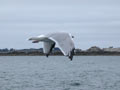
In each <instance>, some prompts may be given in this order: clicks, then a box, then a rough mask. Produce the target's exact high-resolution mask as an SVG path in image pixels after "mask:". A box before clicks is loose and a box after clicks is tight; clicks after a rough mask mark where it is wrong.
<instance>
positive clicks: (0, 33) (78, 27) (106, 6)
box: [0, 0, 120, 49]
mask: <svg viewBox="0 0 120 90" xmlns="http://www.w3.org/2000/svg"><path fill="white" fill-rule="evenodd" d="M119 3H120V1H119V0H99V1H98V0H59V1H58V0H34V1H33V0H17V1H16V0H1V1H0V41H1V45H0V48H5V47H8V48H12V47H13V48H30V47H36V48H38V47H41V45H39V44H38V45H36V44H31V43H29V42H28V41H27V40H26V39H27V38H29V37H31V36H35V35H39V34H42V33H47V32H54V31H66V32H70V33H72V34H73V35H74V36H75V37H76V38H75V43H76V47H79V48H83V49H85V48H89V47H90V46H92V45H98V46H100V47H107V46H112V45H113V46H116V47H119V44H120V42H119V38H120V30H119V29H120V6H119Z"/></svg>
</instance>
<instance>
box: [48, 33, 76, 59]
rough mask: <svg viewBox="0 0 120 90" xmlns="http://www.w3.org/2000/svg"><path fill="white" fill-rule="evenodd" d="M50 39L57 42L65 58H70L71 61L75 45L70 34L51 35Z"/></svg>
mask: <svg viewBox="0 0 120 90" xmlns="http://www.w3.org/2000/svg"><path fill="white" fill-rule="evenodd" d="M49 39H51V40H53V41H54V42H56V43H57V44H58V46H59V48H60V50H61V51H62V52H63V54H64V55H65V56H68V57H69V58H70V59H71V60H72V58H73V55H74V49H75V46H74V43H73V40H72V37H71V35H70V34H68V33H58V34H54V35H51V36H50V37H49Z"/></svg>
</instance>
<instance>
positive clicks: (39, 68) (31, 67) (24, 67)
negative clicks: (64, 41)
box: [0, 56, 120, 90]
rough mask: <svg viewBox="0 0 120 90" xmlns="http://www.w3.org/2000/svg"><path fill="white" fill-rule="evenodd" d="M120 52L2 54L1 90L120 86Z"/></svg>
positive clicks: (99, 89) (87, 89)
mask: <svg viewBox="0 0 120 90" xmlns="http://www.w3.org/2000/svg"><path fill="white" fill-rule="evenodd" d="M119 68H120V57H119V56H76V57H74V60H73V61H70V60H68V59H67V58H66V57H63V56H50V57H49V58H46V57H44V56H2V57H0V90H119V88H120V70H119Z"/></svg>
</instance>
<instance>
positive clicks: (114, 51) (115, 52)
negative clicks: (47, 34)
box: [0, 46, 120, 56]
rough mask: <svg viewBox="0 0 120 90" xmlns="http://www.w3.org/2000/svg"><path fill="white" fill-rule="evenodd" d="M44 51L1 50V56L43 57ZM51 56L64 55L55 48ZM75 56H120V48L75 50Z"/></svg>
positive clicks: (32, 49) (95, 47)
mask: <svg viewBox="0 0 120 90" xmlns="http://www.w3.org/2000/svg"><path fill="white" fill-rule="evenodd" d="M43 55H45V54H44V53H43V49H42V48H39V49H34V48H30V49H13V48H12V49H7V48H6V49H0V56H43ZM51 55H63V54H62V52H61V51H60V49H59V48H54V49H53V51H52V52H51ZM75 55H78V56H83V55H89V56H92V55H94V56H96V55H111V56H112V55H115V56H120V48H114V47H109V48H102V49H101V48H99V47H97V46H93V47H91V48H89V49H87V50H81V49H75Z"/></svg>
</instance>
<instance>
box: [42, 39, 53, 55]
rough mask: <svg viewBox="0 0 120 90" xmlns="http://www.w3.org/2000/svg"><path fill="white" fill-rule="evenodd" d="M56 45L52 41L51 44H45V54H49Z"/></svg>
mask: <svg viewBox="0 0 120 90" xmlns="http://www.w3.org/2000/svg"><path fill="white" fill-rule="evenodd" d="M54 44H55V43H54V42H52V41H50V42H44V48H43V51H44V53H45V54H49V53H50V52H51V50H52V48H53V45H54Z"/></svg>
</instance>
